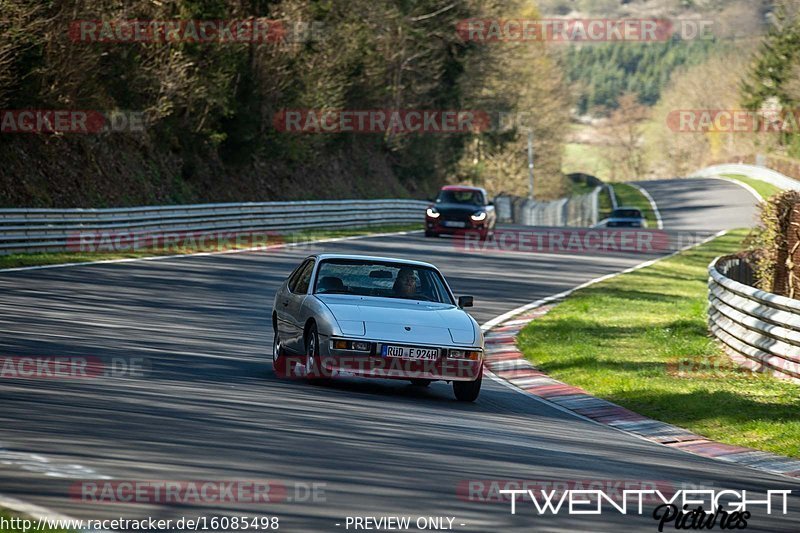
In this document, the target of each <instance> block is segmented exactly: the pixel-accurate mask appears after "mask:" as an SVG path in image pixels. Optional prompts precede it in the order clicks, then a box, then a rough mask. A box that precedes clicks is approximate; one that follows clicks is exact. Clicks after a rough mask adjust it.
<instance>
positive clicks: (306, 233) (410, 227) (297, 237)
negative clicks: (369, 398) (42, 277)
mask: <svg viewBox="0 0 800 533" xmlns="http://www.w3.org/2000/svg"><path fill="white" fill-rule="evenodd" d="M414 230H422V223H420V224H395V225H385V226H372V227H366V228H347V229H310V230H303V231H298V232H294V233H289V234H282V235H281V238H280V239H277V238H276V240H275V242H276V243H277V242H280V241H283V242H303V241H317V240H321V239H333V238H337V237H353V236H358V235H371V234H374V233H390V232H397V231H414ZM269 244H272V242H270V243H269ZM242 247H243V248H247V247H248V245H243V246H242ZM228 248H236V246H235V245H234V244H233V243H231V246H228ZM198 251H203V250H196V249H185V248H173V249H170V250H167V251H153V250H140V251H136V252H108V253H107V252H102V253H91V252H83V253H81V252H54V253H34V254H11V255H2V256H0V269H3V268H17V267H26V266H43V265H60V264H64V263H85V262H89V261H105V260H110V259H136V258H143V257H153V256H159V255H179V254H187V255H189V254H192V253H196V252H198Z"/></svg>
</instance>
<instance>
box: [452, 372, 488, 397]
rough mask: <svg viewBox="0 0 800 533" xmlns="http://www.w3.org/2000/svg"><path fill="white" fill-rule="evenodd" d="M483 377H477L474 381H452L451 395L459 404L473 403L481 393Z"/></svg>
mask: <svg viewBox="0 0 800 533" xmlns="http://www.w3.org/2000/svg"><path fill="white" fill-rule="evenodd" d="M482 379H483V376H482V375H481V376H478V379H476V380H475V381H454V382H453V393H454V394H455V395H456V400H458V401H459V402H474V401H475V400H477V399H478V395H479V394H480V393H481V381H482Z"/></svg>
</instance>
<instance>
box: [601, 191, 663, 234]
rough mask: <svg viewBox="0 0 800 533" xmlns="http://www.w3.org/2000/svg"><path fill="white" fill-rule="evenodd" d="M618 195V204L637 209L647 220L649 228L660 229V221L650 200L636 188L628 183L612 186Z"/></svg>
mask: <svg viewBox="0 0 800 533" xmlns="http://www.w3.org/2000/svg"><path fill="white" fill-rule="evenodd" d="M612 186H613V187H614V192H615V193H616V195H617V204H618V205H620V206H626V207H637V208H639V210H640V211H641V212H642V214H643V215H644V218H645V219H646V220H647V226H648V228H658V219H657V218H656V214H655V211H653V206H652V204H651V203H650V200H648V199H647V197H646V196H645V195H643V194H642V193H641V192H640V191H639V190H638V189H637V188H636V187H633V186H631V185H628V184H627V183H615V184H613V185H612Z"/></svg>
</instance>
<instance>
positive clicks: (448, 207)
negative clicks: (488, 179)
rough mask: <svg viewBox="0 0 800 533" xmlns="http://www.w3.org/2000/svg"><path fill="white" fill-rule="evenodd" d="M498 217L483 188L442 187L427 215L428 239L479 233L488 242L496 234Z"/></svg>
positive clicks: (426, 233)
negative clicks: (490, 236) (495, 228)
mask: <svg viewBox="0 0 800 533" xmlns="http://www.w3.org/2000/svg"><path fill="white" fill-rule="evenodd" d="M496 223H497V214H496V213H495V210H494V204H493V203H492V202H490V201H489V199H488V196H487V195H486V190H485V189H481V188H480V187H466V186H461V185H447V186H445V187H442V189H441V190H440V191H439V194H438V195H437V196H436V199H435V200H434V202H433V204H432V205H431V206H430V207H428V209H427V211H426V213H425V236H426V237H438V236H439V235H463V234H465V233H467V232H473V231H474V232H477V233H478V234H479V235H480V238H481V239H486V238H487V237H489V235H491V234H492V233H493V232H494V227H495V224H496Z"/></svg>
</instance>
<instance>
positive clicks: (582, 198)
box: [494, 187, 602, 228]
mask: <svg viewBox="0 0 800 533" xmlns="http://www.w3.org/2000/svg"><path fill="white" fill-rule="evenodd" d="M601 189H602V187H595V189H594V190H593V191H592V192H591V193H589V194H581V195H577V196H570V197H567V198H559V199H558V200H553V201H551V202H537V201H535V200H529V199H527V198H521V197H519V196H506V195H501V196H498V197H496V198H495V200H494V204H495V209H497V220H498V221H499V222H503V223H512V224H521V225H524V226H573V227H587V228H588V227H592V226H594V225H595V224H597V220H598V215H599V198H598V196H599V194H600V191H601Z"/></svg>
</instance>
